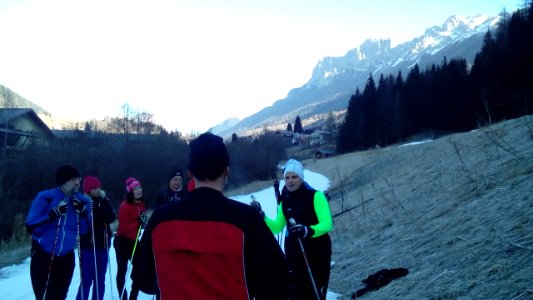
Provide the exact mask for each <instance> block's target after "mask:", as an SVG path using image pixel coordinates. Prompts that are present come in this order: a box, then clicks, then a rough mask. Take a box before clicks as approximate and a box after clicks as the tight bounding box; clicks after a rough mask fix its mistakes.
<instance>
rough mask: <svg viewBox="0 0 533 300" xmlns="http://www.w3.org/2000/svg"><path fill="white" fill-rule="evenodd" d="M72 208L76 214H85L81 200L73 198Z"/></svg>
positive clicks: (84, 206)
mask: <svg viewBox="0 0 533 300" xmlns="http://www.w3.org/2000/svg"><path fill="white" fill-rule="evenodd" d="M72 207H73V208H74V211H75V212H76V213H78V214H83V213H85V212H87V206H86V205H85V203H83V202H82V201H81V200H79V199H76V198H74V199H73V200H72Z"/></svg>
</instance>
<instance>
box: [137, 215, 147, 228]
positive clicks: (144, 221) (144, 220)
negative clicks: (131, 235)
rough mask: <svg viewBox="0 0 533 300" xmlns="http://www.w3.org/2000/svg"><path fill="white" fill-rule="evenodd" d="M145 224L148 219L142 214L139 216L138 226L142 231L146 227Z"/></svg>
mask: <svg viewBox="0 0 533 300" xmlns="http://www.w3.org/2000/svg"><path fill="white" fill-rule="evenodd" d="M146 224H148V217H147V216H146V214H145V213H142V214H140V215H139V225H141V228H142V229H144V227H146Z"/></svg>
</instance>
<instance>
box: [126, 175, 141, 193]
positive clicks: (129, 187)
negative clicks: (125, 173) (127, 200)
mask: <svg viewBox="0 0 533 300" xmlns="http://www.w3.org/2000/svg"><path fill="white" fill-rule="evenodd" d="M139 186H141V183H140V182H139V181H138V180H137V179H135V178H133V177H130V178H128V179H126V191H127V192H128V193H129V192H131V191H133V190H134V189H135V188H136V187H139Z"/></svg>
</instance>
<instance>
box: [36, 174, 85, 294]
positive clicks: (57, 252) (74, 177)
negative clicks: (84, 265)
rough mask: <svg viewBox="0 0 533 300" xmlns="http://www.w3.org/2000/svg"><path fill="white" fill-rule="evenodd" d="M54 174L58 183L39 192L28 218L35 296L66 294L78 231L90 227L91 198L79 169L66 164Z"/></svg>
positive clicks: (83, 230)
mask: <svg viewBox="0 0 533 300" xmlns="http://www.w3.org/2000/svg"><path fill="white" fill-rule="evenodd" d="M55 177H56V182H57V185H58V186H57V187H55V188H52V189H49V190H45V191H42V192H40V193H38V194H37V196H36V197H35V199H34V200H33V202H32V204H31V207H30V211H29V213H28V217H27V218H26V230H27V231H28V233H30V234H32V245H31V253H32V255H31V263H30V277H31V283H32V287H33V292H34V294H35V298H36V299H65V298H66V297H67V292H68V288H69V286H70V282H71V280H72V274H73V272H74V265H75V256H74V248H75V247H76V245H77V243H76V241H77V235H78V233H81V234H84V233H86V232H87V231H88V229H89V217H88V216H89V213H90V211H91V207H92V199H91V198H90V197H87V196H86V195H83V194H82V193H80V192H78V190H79V188H80V180H81V178H80V172H79V171H78V170H77V169H76V168H74V167H73V166H71V165H64V166H61V167H59V168H57V170H56V172H55ZM78 229H79V232H78Z"/></svg>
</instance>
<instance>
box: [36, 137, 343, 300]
mask: <svg viewBox="0 0 533 300" xmlns="http://www.w3.org/2000/svg"><path fill="white" fill-rule="evenodd" d="M189 147H190V151H189V165H188V175H189V177H190V178H191V181H190V182H189V183H188V184H187V187H190V189H191V190H189V191H188V188H186V187H184V185H183V178H184V174H183V172H182V171H181V170H180V169H177V170H174V171H173V172H172V174H171V176H170V182H169V186H168V187H165V188H164V189H163V190H161V192H160V193H159V194H158V195H157V199H156V208H155V210H154V211H153V213H152V215H151V217H150V218H149V219H148V217H147V210H146V206H145V201H144V197H143V193H142V186H141V183H140V182H139V180H137V179H135V178H133V177H130V178H128V179H127V180H126V182H125V185H126V197H125V200H124V201H122V202H121V204H120V206H119V210H118V227H117V231H116V234H115V238H114V239H113V246H114V248H115V253H116V259H117V277H116V282H117V290H118V295H119V297H120V299H130V300H132V299H133V300H134V299H137V295H138V293H139V291H143V292H144V293H147V294H151V295H156V297H157V299H243V300H244V299H291V300H307V299H321V300H324V299H326V293H327V288H328V282H329V273H330V263H331V240H330V238H329V235H328V232H329V231H331V230H332V229H333V221H332V217H331V213H330V210H329V205H328V203H327V200H326V197H325V196H324V194H323V193H322V192H320V191H316V190H314V189H313V188H311V187H310V186H309V185H308V184H307V183H306V182H305V181H304V168H303V165H302V164H301V163H300V162H298V161H297V160H294V159H291V160H289V161H288V162H287V164H286V166H285V168H284V171H283V176H284V181H285V186H284V187H283V189H282V191H281V192H280V191H279V184H275V186H274V187H275V191H276V197H277V198H278V211H277V215H276V216H275V217H274V218H270V217H268V216H266V215H265V213H264V212H263V211H262V209H261V205H260V204H259V202H257V201H252V203H251V204H250V205H247V204H244V203H240V202H237V201H234V200H231V199H229V198H227V197H225V196H224V194H223V190H224V187H225V185H226V183H227V179H228V176H229V175H230V160H229V155H228V152H227V149H226V146H225V145H224V142H223V139H222V138H221V137H219V136H216V135H213V134H211V133H204V134H202V135H200V136H199V137H197V138H196V139H195V140H193V141H192V142H191V143H190V144H189ZM56 181H57V187H56V188H53V189H50V190H46V191H43V192H40V193H39V194H38V195H37V196H36V198H35V199H34V201H33V202H32V205H31V208H30V211H29V214H28V217H27V219H26V227H27V230H28V232H30V233H31V234H32V250H31V264H30V276H31V282H32V287H33V290H34V294H35V297H36V299H65V298H66V296H67V292H68V289H69V285H70V282H71V280H72V276H73V271H74V266H75V259H76V258H75V252H74V249H75V248H76V247H78V248H79V251H78V254H79V257H78V259H79V264H80V271H81V283H80V286H79V289H78V294H77V299H88V297H89V291H90V290H91V288H92V291H93V292H92V299H93V300H96V299H103V296H104V291H105V275H106V270H107V268H108V264H109V246H110V243H111V240H112V233H111V229H110V224H111V223H112V222H114V221H115V214H114V212H113V209H112V208H111V205H110V203H109V199H107V197H106V195H105V192H104V191H103V190H102V189H101V183H100V180H99V179H98V178H97V177H95V176H91V175H87V176H85V177H84V180H83V193H80V192H78V190H79V188H80V185H81V176H80V173H79V171H78V170H77V169H76V168H74V167H72V166H70V165H65V166H61V167H59V168H58V169H57V170H56ZM276 183H277V181H276ZM192 189H193V190H192ZM285 227H286V228H287V231H286V237H285V242H284V252H283V251H282V250H281V248H280V243H279V241H277V240H276V238H275V236H274V234H277V233H279V232H281V231H282V230H283V229H284V228H285ZM143 229H144V232H143V233H142V238H139V237H140V236H141V231H142V230H143ZM279 239H280V236H279V235H278V240H279ZM130 262H131V264H132V270H131V271H132V272H131V279H132V286H131V288H130V290H129V291H130V292H129V297H128V291H127V287H126V286H125V282H126V277H127V275H128V270H129V268H128V265H129V263H130ZM156 266H157V268H156Z"/></svg>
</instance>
